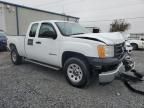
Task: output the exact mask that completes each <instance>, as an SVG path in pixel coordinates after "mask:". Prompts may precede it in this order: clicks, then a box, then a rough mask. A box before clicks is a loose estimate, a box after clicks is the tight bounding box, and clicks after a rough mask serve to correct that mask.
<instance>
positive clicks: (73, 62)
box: [64, 58, 90, 88]
mask: <svg viewBox="0 0 144 108" xmlns="http://www.w3.org/2000/svg"><path fill="white" fill-rule="evenodd" d="M64 72H65V75H66V79H67V81H68V82H69V83H70V84H71V85H72V86H75V87H79V88H80V87H84V86H86V85H88V83H89V80H90V78H89V76H90V72H89V68H88V66H87V65H86V63H85V61H83V60H81V59H78V58H70V59H68V60H67V61H66V62H65V64H64Z"/></svg>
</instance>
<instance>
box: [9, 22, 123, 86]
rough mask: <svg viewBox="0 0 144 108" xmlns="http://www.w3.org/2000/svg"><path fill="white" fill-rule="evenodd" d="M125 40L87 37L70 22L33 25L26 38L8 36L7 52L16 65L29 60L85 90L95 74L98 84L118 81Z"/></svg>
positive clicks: (109, 35) (105, 35)
mask: <svg viewBox="0 0 144 108" xmlns="http://www.w3.org/2000/svg"><path fill="white" fill-rule="evenodd" d="M124 43H125V40H124V38H123V36H122V35H121V34H120V33H98V34H93V33H88V32H87V30H86V29H85V28H83V27H81V26H80V25H79V24H77V23H73V22H67V21H54V20H51V21H38V22H32V23H31V24H30V26H29V28H28V31H27V33H26V36H8V48H9V49H10V51H11V60H12V62H13V63H14V64H15V65H19V64H21V63H22V60H26V61H29V62H32V63H36V64H39V65H42V66H46V67H49V68H53V69H56V70H60V69H62V70H63V71H64V72H65V76H66V79H67V81H68V82H69V83H70V84H71V85H73V86H75V87H84V86H86V85H87V84H88V83H89V81H90V79H91V77H92V76H93V75H94V74H96V76H97V77H98V78H99V82H101V83H108V82H111V81H113V80H114V79H115V77H116V76H117V75H118V74H119V72H120V71H122V70H123V68H124V66H123V63H122V60H123V59H124V57H125V50H124V49H125V48H124Z"/></svg>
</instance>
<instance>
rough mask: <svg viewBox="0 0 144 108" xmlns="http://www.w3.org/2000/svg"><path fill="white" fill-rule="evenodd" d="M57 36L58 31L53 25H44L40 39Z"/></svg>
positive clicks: (42, 25)
mask: <svg viewBox="0 0 144 108" xmlns="http://www.w3.org/2000/svg"><path fill="white" fill-rule="evenodd" d="M53 36H56V31H55V29H54V27H53V25H52V24H50V23H42V24H41V27H40V31H39V38H53Z"/></svg>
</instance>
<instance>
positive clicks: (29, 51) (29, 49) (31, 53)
mask: <svg viewBox="0 0 144 108" xmlns="http://www.w3.org/2000/svg"><path fill="white" fill-rule="evenodd" d="M38 26H39V23H33V24H32V25H31V27H30V28H29V30H28V33H27V37H26V39H25V51H26V56H27V58H29V59H36V53H37V48H36V40H35V39H36V36H37V33H38Z"/></svg>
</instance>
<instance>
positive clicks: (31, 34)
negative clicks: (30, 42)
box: [29, 23, 38, 37]
mask: <svg viewBox="0 0 144 108" xmlns="http://www.w3.org/2000/svg"><path fill="white" fill-rule="evenodd" d="M37 28H38V23H35V24H33V25H32V26H31V30H30V33H29V37H35V35H36V31H37Z"/></svg>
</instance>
